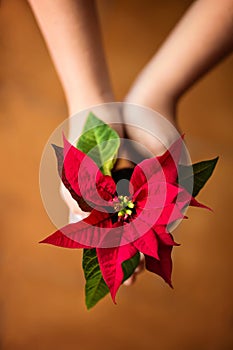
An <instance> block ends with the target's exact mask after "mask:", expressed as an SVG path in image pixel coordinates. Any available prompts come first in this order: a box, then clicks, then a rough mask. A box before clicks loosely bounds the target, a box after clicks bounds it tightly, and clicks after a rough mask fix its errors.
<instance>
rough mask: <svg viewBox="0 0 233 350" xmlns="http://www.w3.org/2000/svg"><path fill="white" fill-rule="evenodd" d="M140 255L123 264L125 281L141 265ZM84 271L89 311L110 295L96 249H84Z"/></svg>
mask: <svg viewBox="0 0 233 350" xmlns="http://www.w3.org/2000/svg"><path fill="white" fill-rule="evenodd" d="M139 260H140V254H139V253H137V254H136V255H134V256H133V257H132V258H131V259H129V260H126V261H124V262H123V264H122V268H123V272H124V279H123V281H125V280H126V279H128V278H129V277H130V276H131V275H132V273H133V272H134V270H135V269H136V267H137V266H138V264H139ZM83 270H84V275H85V279H86V286H85V295H86V306H87V309H90V308H92V307H93V306H94V305H96V303H97V302H98V301H99V300H101V299H102V298H103V297H105V295H107V294H108V293H109V289H108V286H107V285H106V283H105V281H104V279H103V277H102V274H101V271H100V267H99V263H98V258H97V255H96V250H95V249H84V251H83Z"/></svg>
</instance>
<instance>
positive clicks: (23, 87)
mask: <svg viewBox="0 0 233 350" xmlns="http://www.w3.org/2000/svg"><path fill="white" fill-rule="evenodd" d="M98 3H99V9H100V13H101V21H102V28H103V32H104V40H105V45H106V52H107V57H108V60H109V65H110V72H111V76H112V79H113V84H114V86H115V92H116V95H117V97H118V99H119V100H122V99H123V97H124V94H125V93H126V91H127V89H128V88H129V86H130V83H131V82H132V80H133V78H134V76H135V74H136V73H137V72H138V71H139V70H140V68H142V67H143V65H144V64H145V63H146V61H147V60H148V59H149V57H150V56H151V55H152V54H153V52H154V51H155V49H156V48H157V47H158V45H159V44H160V43H161V42H162V40H163V39H164V38H165V37H166V35H167V33H168V32H169V30H170V29H171V28H172V27H173V25H174V24H175V22H176V21H177V20H178V18H179V17H180V16H181V15H182V13H183V12H184V10H185V9H186V8H187V7H188V5H189V4H190V3H191V1H188V0H176V1H172V0H166V1H164V0H163V1H162V0H159V1H149V0H147V1H141V0H136V1H134V0H126V1H124V0H109V1H108V0H99V1H98ZM0 16H1V21H0V31H1V37H0V46H1V56H0V77H1V87H0V114H1V118H0V123H1V129H0V143H1V181H0V193H1V201H0V208H1V209H0V213H1V255H0V267H1V302H0V312H1V314H0V327H1V328H0V329H1V334H0V338H1V344H0V348H1V349H3V350H21V349H22V350H31V349H38V350H53V349H56V350H63V349H65V350H74V349H80V350H89V349H102V350H108V349H135V350H136V349H137V350H139V349H159V350H176V349H179V350H186V349H189V350H196V349H198V350H230V349H232V348H233V332H232V328H233V300H232V294H233V282H232V269H233V252H232V251H233V248H232V247H233V235H232V229H231V215H232V210H231V200H232V185H231V183H232V145H233V142H232V127H233V122H232V110H233V99H232V86H233V75H232V70H233V61H232V58H228V59H227V60H225V61H224V62H223V63H221V64H220V65H219V66H218V67H217V68H215V69H214V70H213V71H212V72H211V73H209V74H208V75H207V76H206V77H205V78H204V79H203V80H202V81H200V82H199V83H198V84H196V85H195V87H194V88H192V89H191V90H190V91H189V92H188V93H187V94H186V96H185V97H184V98H183V99H182V101H181V103H180V106H179V121H180V126H181V129H182V130H183V131H184V132H185V133H186V138H187V143H188V146H189V150H190V153H191V156H192V158H193V160H194V161H197V160H200V159H203V158H211V157H214V156H216V155H220V161H219V164H218V167H217V170H216V172H215V174H214V176H213V178H212V179H211V180H210V182H209V184H208V186H207V187H206V189H205V190H204V191H203V193H201V195H200V199H201V200H202V201H203V202H205V203H206V204H208V205H210V206H211V207H212V208H213V209H214V213H210V212H205V211H202V210H198V209H190V210H189V218H190V219H189V220H186V221H185V222H183V223H182V224H181V225H180V226H179V228H178V229H177V230H176V232H175V235H176V240H177V241H179V242H180V243H182V245H181V247H179V248H176V249H175V251H174V254H173V257H174V262H175V266H174V275H173V280H174V286H175V289H174V290H170V289H169V287H167V285H165V284H164V282H163V281H162V280H161V279H160V278H157V277H154V276H152V275H151V274H149V273H144V274H143V275H141V276H140V278H139V280H138V282H137V284H136V285H135V286H134V287H132V288H122V289H121V290H120V292H119V295H118V305H117V306H115V305H113V304H112V302H111V300H110V298H109V297H107V298H105V300H103V301H102V302H100V303H99V304H98V306H96V307H95V308H94V309H93V310H91V311H90V312H87V311H86V309H85V306H84V295H83V287H84V279H83V275H82V271H81V254H80V252H79V251H71V250H62V249H59V248H55V247H50V246H40V245H39V244H38V243H37V242H38V241H39V240H40V239H42V238H43V237H45V236H46V235H48V234H49V233H50V232H52V231H53V226H52V224H51V223H50V221H49V218H48V217H47V214H46V212H45V210H44V209H43V205H42V203H41V199H40V191H39V186H38V172H39V162H40V157H41V154H42V150H43V147H44V145H45V143H46V141H47V139H48V137H49V135H50V134H51V132H52V131H53V130H54V128H55V127H56V126H57V125H58V124H59V123H60V122H62V121H63V120H64V119H65V118H66V117H67V110H66V106H65V100H64V96H63V93H62V90H61V86H60V84H59V81H58V78H57V76H56V73H55V71H54V68H53V66H52V63H51V61H50V58H49V56H48V53H47V50H46V48H45V45H44V43H43V40H42V38H41V35H40V32H39V30H38V28H37V25H36V23H35V20H34V18H33V16H32V13H31V11H30V9H29V7H28V5H27V3H26V1H24V0H2V1H1V15H0ZM64 208H65V207H64ZM64 210H65V209H64Z"/></svg>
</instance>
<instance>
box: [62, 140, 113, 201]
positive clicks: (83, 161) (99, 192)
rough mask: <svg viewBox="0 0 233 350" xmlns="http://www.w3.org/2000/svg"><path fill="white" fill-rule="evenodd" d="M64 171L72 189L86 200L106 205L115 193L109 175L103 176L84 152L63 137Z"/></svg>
mask: <svg viewBox="0 0 233 350" xmlns="http://www.w3.org/2000/svg"><path fill="white" fill-rule="evenodd" d="M63 166H64V172H65V176H66V179H67V181H68V182H69V183H70V185H71V187H72V189H73V190H74V191H75V192H76V193H77V194H78V195H79V196H81V197H83V198H84V199H85V200H86V201H87V202H90V203H94V204H95V205H97V206H106V205H107V204H108V201H109V200H111V199H112V198H113V196H114V195H115V193H116V185H115V182H114V181H113V179H112V177H111V176H105V175H103V174H102V172H101V171H100V170H99V168H98V167H97V165H96V163H95V162H94V161H93V160H92V159H91V158H90V157H88V156H87V155H86V154H85V153H83V152H81V151H80V150H79V149H77V148H75V147H74V146H72V145H71V144H70V143H69V142H68V141H67V140H66V138H65V137H64V164H63Z"/></svg>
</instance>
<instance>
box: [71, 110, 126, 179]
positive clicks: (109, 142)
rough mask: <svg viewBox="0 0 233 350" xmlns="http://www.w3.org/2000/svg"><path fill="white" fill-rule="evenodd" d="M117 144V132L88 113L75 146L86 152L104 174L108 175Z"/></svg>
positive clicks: (118, 140)
mask: <svg viewBox="0 0 233 350" xmlns="http://www.w3.org/2000/svg"><path fill="white" fill-rule="evenodd" d="M119 146H120V139H119V136H118V134H117V132H116V131H115V130H113V129H112V128H111V127H110V126H108V125H107V124H105V123H104V122H103V121H102V120H100V119H99V118H97V117H96V116H95V115H94V114H93V113H90V114H89V115H88V118H87V121H86V123H85V126H84V129H83V133H82V135H81V136H80V138H79V140H78V142H77V148H78V149H80V150H81V151H82V152H84V153H85V154H88V156H89V157H90V158H92V159H93V160H94V161H95V163H96V164H97V165H98V167H99V168H100V169H101V170H102V172H103V173H104V174H105V175H110V174H111V169H112V168H113V166H114V164H115V160H116V155H117V152H118V148H119Z"/></svg>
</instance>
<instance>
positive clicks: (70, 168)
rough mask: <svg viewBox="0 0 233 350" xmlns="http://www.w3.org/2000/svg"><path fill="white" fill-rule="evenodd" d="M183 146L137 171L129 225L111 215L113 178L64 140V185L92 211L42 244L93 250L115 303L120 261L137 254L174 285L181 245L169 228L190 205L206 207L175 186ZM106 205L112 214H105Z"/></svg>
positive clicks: (179, 143) (176, 145) (120, 276)
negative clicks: (175, 261) (176, 247)
mask: <svg viewBox="0 0 233 350" xmlns="http://www.w3.org/2000/svg"><path fill="white" fill-rule="evenodd" d="M182 145H183V143H182V138H179V139H178V140H177V141H175V142H174V143H173V145H172V146H171V147H170V148H169V149H168V150H167V151H166V152H165V153H164V154H163V155H162V156H159V157H154V158H151V159H146V160H144V161H142V162H141V163H140V164H138V165H137V166H136V167H135V169H134V171H133V174H132V176H131V179H130V186H129V191H130V195H131V199H132V202H133V203H134V209H133V213H131V214H132V216H130V217H129V218H128V219H129V220H128V221H127V220H126V221H124V219H123V220H121V219H120V218H118V221H117V222H116V220H115V221H114V220H113V217H114V215H115V218H116V217H117V214H116V213H114V212H112V209H113V207H114V203H115V202H114V201H113V199H114V200H115V198H116V185H115V183H114V181H113V179H112V178H111V177H110V176H105V175H103V174H102V173H101V171H100V170H99V169H98V167H97V165H96V164H95V162H94V161H93V160H92V159H91V158H89V157H88V156H87V155H86V154H84V153H83V152H81V151H80V150H78V149H76V148H75V147H73V146H72V145H71V144H70V143H69V142H68V141H67V140H66V139H65V138H64V164H63V170H64V176H65V177H64V178H65V182H66V184H65V185H66V187H67V188H68V189H69V188H70V189H71V190H72V191H73V192H74V193H73V194H72V195H73V197H75V194H77V196H79V197H82V198H83V200H84V201H86V202H87V203H88V204H90V203H91V204H92V205H94V208H93V210H92V211H91V214H90V215H89V216H88V217H87V218H86V219H84V220H82V221H80V222H77V223H74V224H70V225H67V226H65V227H63V228H62V229H60V230H58V231H56V232H55V233H54V234H52V235H51V236H49V237H48V238H46V239H44V240H43V241H42V243H49V244H53V245H57V246H61V247H66V248H89V249H91V248H94V247H95V248H96V252H97V256H98V261H99V265H100V269H101V272H102V275H103V278H104V280H105V282H106V284H107V285H108V287H109V290H110V293H111V296H112V299H113V301H114V302H115V297H116V293H117V290H118V289H119V287H120V285H121V283H122V281H123V277H124V273H123V270H122V263H123V262H124V261H125V260H128V259H130V258H132V257H133V256H134V255H135V254H136V253H137V252H138V251H139V252H141V253H143V254H144V255H145V259H146V268H147V269H148V270H149V271H151V272H153V273H155V274H157V275H159V276H161V277H162V278H163V279H164V280H165V281H166V282H167V283H168V284H169V285H170V286H171V287H172V282H171V273H172V259H171V253H172V248H173V246H174V245H178V244H177V243H175V242H174V240H173V237H172V236H171V234H170V233H169V232H168V228H167V226H168V225H169V224H171V223H173V222H174V221H176V220H179V219H182V218H183V217H184V214H183V210H184V208H185V207H187V206H188V205H193V206H197V207H202V208H207V207H205V206H204V205H202V204H200V203H199V202H197V201H196V199H194V198H193V197H192V196H191V195H190V194H189V193H188V192H187V191H186V190H185V189H184V188H182V187H181V186H179V185H178V184H177V183H176V180H177V176H178V171H177V167H178V164H179V160H180V157H181V152H182ZM55 151H56V149H55ZM58 151H59V152H60V150H57V152H58ZM60 168H61V165H60ZM106 207H109V208H111V210H109V212H107V211H106ZM131 214H129V215H131ZM127 217H128V216H127ZM126 219H127V218H126ZM103 229H104V230H103ZM105 244H106V245H105ZM108 244H109V245H108Z"/></svg>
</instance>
